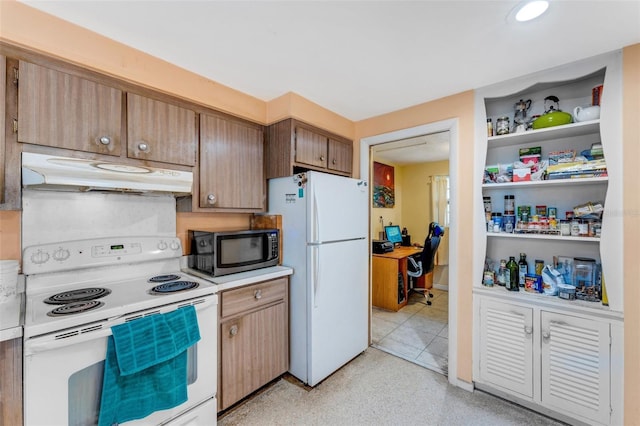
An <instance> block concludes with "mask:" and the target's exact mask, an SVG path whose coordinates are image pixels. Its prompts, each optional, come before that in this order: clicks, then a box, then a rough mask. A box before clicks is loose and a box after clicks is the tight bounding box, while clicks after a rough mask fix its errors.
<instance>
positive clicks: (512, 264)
mask: <svg viewBox="0 0 640 426" xmlns="http://www.w3.org/2000/svg"><path fill="white" fill-rule="evenodd" d="M507 269H508V270H509V274H508V276H509V281H508V282H507V280H506V279H505V286H506V287H507V290H510V291H520V288H519V286H518V264H517V263H516V258H515V257H514V256H509V261H508V262H507Z"/></svg>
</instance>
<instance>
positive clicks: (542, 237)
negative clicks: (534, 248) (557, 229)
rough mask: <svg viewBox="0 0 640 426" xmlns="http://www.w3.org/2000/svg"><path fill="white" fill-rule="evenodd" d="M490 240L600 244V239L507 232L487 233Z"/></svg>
mask: <svg viewBox="0 0 640 426" xmlns="http://www.w3.org/2000/svg"><path fill="white" fill-rule="evenodd" d="M486 234H487V237H489V238H517V239H522V240H552V241H580V242H585V243H599V242H600V238H599V237H572V236H563V235H547V234H511V233H507V232H487V233H486Z"/></svg>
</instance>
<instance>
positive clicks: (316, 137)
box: [296, 127, 327, 167]
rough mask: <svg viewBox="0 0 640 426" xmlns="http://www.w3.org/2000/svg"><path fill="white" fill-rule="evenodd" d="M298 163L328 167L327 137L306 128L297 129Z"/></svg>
mask: <svg viewBox="0 0 640 426" xmlns="http://www.w3.org/2000/svg"><path fill="white" fill-rule="evenodd" d="M296 163H303V164H309V165H311V166H316V167H327V137H326V136H324V135H320V134H318V133H315V132H312V131H311V130H309V129H306V128H304V127H297V128H296Z"/></svg>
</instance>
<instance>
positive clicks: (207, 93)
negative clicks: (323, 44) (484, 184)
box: [0, 0, 640, 424]
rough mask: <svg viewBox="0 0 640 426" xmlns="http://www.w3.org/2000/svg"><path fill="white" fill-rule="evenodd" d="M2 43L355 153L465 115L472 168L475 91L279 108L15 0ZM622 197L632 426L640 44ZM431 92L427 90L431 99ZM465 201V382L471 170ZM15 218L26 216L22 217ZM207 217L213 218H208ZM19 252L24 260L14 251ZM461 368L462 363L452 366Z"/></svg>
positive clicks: (7, 222)
mask: <svg viewBox="0 0 640 426" xmlns="http://www.w3.org/2000/svg"><path fill="white" fill-rule="evenodd" d="M0 40H1V41H3V42H7V43H10V44H14V45H17V46H22V47H27V48H29V49H31V50H35V51H40V52H44V53H46V54H48V55H50V56H54V57H58V58H60V59H63V60H67V61H69V62H72V63H75V64H78V65H81V66H84V67H87V68H90V69H93V70H95V71H99V72H103V73H105V74H108V75H113V76H116V77H119V78H122V79H125V80H128V81H131V82H133V83H136V84H141V85H144V86H147V87H150V88H154V89H157V90H162V91H164V92H166V93H169V94H173V95H176V96H179V97H182V98H185V99H189V100H192V101H194V102H197V103H200V104H203V105H206V106H210V107H213V108H215V109H218V110H222V111H225V112H228V113H230V114H233V115H237V116H239V117H243V118H246V119H249V120H253V121H256V122H259V123H263V124H267V123H270V122H274V121H277V120H279V119H280V118H284V117H286V116H293V117H296V118H299V119H301V120H302V121H306V122H308V123H310V124H315V125H318V126H320V127H323V128H325V129H327V130H330V131H333V132H335V133H338V134H340V135H343V136H346V137H349V138H352V139H354V141H355V142H354V145H355V151H354V152H355V153H359V152H360V146H359V145H360V144H359V140H360V139H361V138H364V137H369V136H373V135H377V134H381V133H387V132H391V131H395V130H400V129H405V128H409V127H414V126H417V125H421V124H426V123H431V122H435V121H441V120H446V119H450V118H454V117H457V118H458V119H459V128H458V130H459V149H458V152H459V155H458V158H457V164H458V169H459V170H461V171H464V170H472V167H473V149H474V146H473V92H472V91H468V92H464V93H460V94H456V95H453V96H449V97H446V98H442V99H439V100H436V101H433V102H428V103H425V104H421V105H416V106H414V107H411V108H407V109H403V110H400V111H396V112H393V113H390V114H385V115H382V116H379V117H374V118H371V119H367V120H363V121H360V122H357V123H355V124H354V123H351V122H350V121H348V120H346V119H344V118H341V117H339V116H337V115H336V114H334V113H332V112H330V111H328V110H326V109H324V108H322V107H320V106H318V105H316V104H313V103H312V102H309V101H307V100H305V99H304V98H301V97H300V96H298V95H295V94H284V95H283V96H281V97H280V98H277V99H275V100H273V101H272V102H268V103H267V102H263V101H261V100H259V99H256V98H254V97H251V96H248V95H246V94H243V93H241V92H239V91H236V90H234V89H231V88H229V87H226V86H224V85H221V84H218V83H216V82H214V81H211V80H208V79H205V78H203V77H200V76H198V75H196V74H193V73H191V72H189V71H186V70H184V69H181V68H179V67H177V66H175V65H172V64H169V63H167V62H165V61H162V60H160V59H157V58H154V57H152V56H150V55H147V54H144V53H142V52H139V51H137V50H135V49H132V48H129V47H126V46H124V45H122V44H119V43H117V42H115V41H113V40H109V39H107V38H105V37H102V36H99V35H97V34H95V33H92V32H90V31H88V30H85V29H82V28H80V27H77V26H75V25H73V24H70V23H68V22H64V21H62V20H60V19H57V18H55V17H52V16H49V15H46V14H44V13H41V12H39V11H37V10H35V9H33V8H30V7H28V6H26V5H24V4H21V3H17V2H16V1H14V0H2V1H0ZM624 74H625V76H624V77H625V81H624V84H625V98H624V111H625V112H624V140H623V149H624V156H625V157H624V158H625V172H624V182H625V188H624V195H625V205H624V208H625V239H624V245H625V260H626V262H625V271H624V277H625V289H624V291H625V296H626V297H625V317H626V318H625V359H626V360H627V362H626V363H625V423H626V424H640V404H638V403H637V401H639V400H640V369H639V368H638V363H637V360H638V359H640V333H638V330H639V329H640V311H639V310H638V309H636V305H637V301H638V300H640V287H638V286H637V285H635V284H636V282H637V277H638V276H639V275H640V269H639V265H640V262H638V261H637V260H638V258H640V250H639V248H638V241H640V223H639V221H640V214H638V212H640V200H639V199H638V197H639V195H638V194H640V191H639V188H638V177H637V171H636V169H637V160H638V159H639V158H640V136H639V135H640V129H639V120H638V119H637V114H638V111H640V105H639V103H640V102H639V99H640V88H639V86H640V84H639V81H638V80H639V79H640V45H634V46H630V47H627V48H625V49H624ZM426 95H427V94H425V96H426ZM355 157H356V158H355V159H354V175H355V176H358V175H359V174H360V173H359V158H358V155H356V156H355ZM457 181H458V187H457V191H458V199H457V200H455V202H457V205H458V210H459V212H461V216H460V219H461V220H460V224H459V229H458V235H459V241H458V242H457V243H458V244H457V246H458V253H456V255H457V257H458V259H459V260H460V262H459V265H460V266H459V268H458V271H457V276H458V281H459V282H458V289H459V304H458V312H459V317H458V324H459V330H458V342H457V343H458V359H457V360H455V362H456V363H457V370H458V377H459V378H460V379H462V380H465V381H468V382H470V381H471V379H472V364H471V363H472V354H471V342H472V336H471V330H472V324H471V322H472V304H471V287H472V284H471V283H472V281H473V277H472V276H471V271H470V270H469V268H464V267H463V265H466V264H468V263H469V262H470V261H471V256H472V250H471V247H472V244H471V241H469V237H468V236H469V235H472V232H471V231H472V229H471V226H472V225H471V221H470V220H466V219H467V218H468V216H465V215H464V214H463V213H464V212H470V211H473V209H472V204H473V200H472V189H473V185H474V184H477V182H475V181H474V179H473V176H471V175H470V174H469V173H466V174H465V173H462V172H460V173H458V176H457ZM16 216H17V217H18V218H16ZM192 219H193V221H195V222H198V223H200V222H199V221H200V220H202V217H200V216H194V217H193V218H191V217H190V216H189V215H185V216H183V215H179V217H178V226H179V228H180V229H181V231H179V232H184V231H183V230H184V229H186V227H188V226H191V225H192V224H193V222H192V221H191V220H192ZM205 220H206V219H205ZM245 220H247V219H246V216H242V215H228V216H224V217H223V216H221V217H220V218H219V219H216V226H220V227H223V228H224V227H226V226H234V225H235V224H236V223H245V222H244V221H245ZM19 226H20V223H19V213H16V212H1V213H0V230H1V231H2V232H1V233H0V254H1V255H2V257H5V256H6V257H10V258H11V257H16V256H17V255H19V252H20V247H19V231H13V230H14V229H19ZM16 253H17V255H16ZM451 361H452V362H454V360H451Z"/></svg>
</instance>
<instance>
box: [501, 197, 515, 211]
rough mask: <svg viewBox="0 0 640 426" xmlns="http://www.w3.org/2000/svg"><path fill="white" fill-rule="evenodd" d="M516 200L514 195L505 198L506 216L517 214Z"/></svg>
mask: <svg viewBox="0 0 640 426" xmlns="http://www.w3.org/2000/svg"><path fill="white" fill-rule="evenodd" d="M515 209H516V200H515V197H514V196H513V195H505V196H504V214H506V215H514V214H516V210H515Z"/></svg>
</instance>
